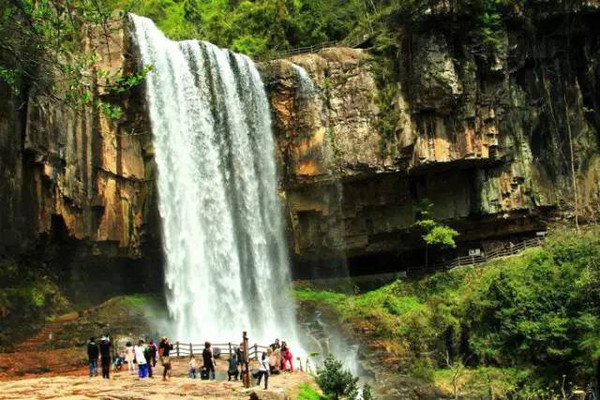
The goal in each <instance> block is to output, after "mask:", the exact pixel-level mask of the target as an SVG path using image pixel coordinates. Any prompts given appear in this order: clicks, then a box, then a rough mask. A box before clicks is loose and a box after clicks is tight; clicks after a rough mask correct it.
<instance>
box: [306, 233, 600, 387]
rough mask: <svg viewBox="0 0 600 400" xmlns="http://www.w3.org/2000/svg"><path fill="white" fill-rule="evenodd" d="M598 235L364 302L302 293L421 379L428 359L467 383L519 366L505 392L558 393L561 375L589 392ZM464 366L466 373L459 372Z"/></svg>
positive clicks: (598, 342) (597, 319)
mask: <svg viewBox="0 0 600 400" xmlns="http://www.w3.org/2000/svg"><path fill="white" fill-rule="evenodd" d="M598 233H599V231H598V229H593V230H590V231H587V232H584V233H582V234H576V233H574V232H571V231H563V232H555V233H553V234H552V235H551V237H550V238H549V239H548V241H547V243H546V244H545V246H544V248H541V249H534V250H530V251H528V252H526V253H524V254H522V255H520V256H515V257H511V258H506V259H501V260H497V261H494V262H491V263H488V264H486V265H484V266H477V267H468V268H467V267H463V268H458V269H454V270H452V271H449V272H443V273H438V274H435V275H432V276H429V277H426V278H424V279H421V280H417V281H406V282H401V281H397V282H395V283H393V284H390V285H388V286H385V287H383V288H381V289H378V290H375V291H371V292H368V293H365V294H362V295H356V296H347V295H342V294H338V293H327V292H325V293H323V292H313V291H310V290H304V291H299V292H298V293H297V296H298V297H299V298H300V299H302V300H305V301H317V302H320V303H321V304H326V305H328V306H330V307H332V308H334V309H335V310H337V311H338V312H339V314H340V315H341V316H342V318H343V320H345V321H346V322H349V323H352V324H354V325H356V326H357V327H359V328H360V329H361V330H362V331H367V332H369V334H368V335H369V338H370V339H372V340H376V341H377V343H379V344H380V345H384V346H385V348H386V349H387V350H388V351H390V352H391V353H392V354H394V355H395V356H397V357H398V359H401V360H406V361H405V363H404V368H406V369H407V370H411V369H412V368H415V366H417V369H418V371H420V372H419V374H421V375H422V376H427V374H429V373H427V372H426V371H427V363H426V364H423V360H432V362H433V363H432V366H433V367H435V368H438V369H440V368H441V369H442V370H446V372H445V373H444V372H440V373H439V374H437V373H436V374H437V375H436V376H438V378H440V379H442V378H443V379H446V378H448V376H450V375H452V374H453V373H452V372H451V371H452V370H453V368H454V370H455V372H456V371H458V372H456V373H457V374H458V375H460V376H462V378H461V379H460V381H461V382H463V384H464V382H466V377H471V378H472V379H478V378H477V377H476V375H478V374H479V375H481V374H482V373H483V372H482V371H487V372H485V373H486V374H487V375H489V376H492V377H493V376H494V375H498V374H500V373H499V372H497V370H482V368H496V369H497V368H500V369H502V371H507V370H506V369H507V368H509V369H510V368H516V369H517V370H519V371H522V373H520V374H513V373H509V374H508V375H506V374H504V373H502V374H501V375H502V376H504V377H503V378H498V379H501V380H502V382H503V383H502V385H504V384H506V385H505V386H506V388H507V389H506V390H516V388H518V390H534V389H535V388H539V387H544V388H545V387H547V386H549V387H552V388H555V386H557V384H556V381H557V380H558V381H559V382H560V385H562V375H563V374H567V377H566V383H565V385H567V386H568V388H567V389H572V388H573V387H574V386H575V385H578V386H579V387H584V386H585V385H586V384H588V383H590V382H591V381H592V379H593V377H594V375H595V374H596V373H597V368H599V367H600V365H599V363H600V235H598ZM317 293H318V294H317ZM463 363H464V365H467V366H468V368H463V369H460V368H459V367H458V366H459V365H462V364H463ZM474 368H475V369H474ZM494 371H495V372H494ZM527 371H529V372H527ZM507 373H508V372H507ZM444 374H445V375H444ZM505 375H506V376H505ZM444 376H445V377H446V378H444ZM457 379H458V378H457ZM490 379H491V378H490ZM449 380H451V379H446V381H449ZM510 382H512V383H510ZM568 382H573V384H572V385H569V383H568ZM509 383H510V384H509ZM502 385H499V386H502ZM511 387H513V389H510V388H511ZM555 389H556V390H559V388H555ZM535 390H537V389H535Z"/></svg>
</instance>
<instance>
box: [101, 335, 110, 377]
mask: <svg viewBox="0 0 600 400" xmlns="http://www.w3.org/2000/svg"><path fill="white" fill-rule="evenodd" d="M110 345H111V344H110V338H108V337H106V336H102V338H101V339H100V357H101V360H102V378H105V379H110Z"/></svg>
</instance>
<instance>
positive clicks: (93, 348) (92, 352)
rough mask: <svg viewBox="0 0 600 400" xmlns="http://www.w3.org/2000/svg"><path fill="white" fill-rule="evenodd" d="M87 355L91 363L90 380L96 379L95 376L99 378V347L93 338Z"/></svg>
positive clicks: (88, 346)
mask: <svg viewBox="0 0 600 400" xmlns="http://www.w3.org/2000/svg"><path fill="white" fill-rule="evenodd" d="M87 354H88V360H89V362H90V378H91V377H94V376H98V354H99V351H98V345H97V344H96V341H95V339H94V337H93V336H92V337H91V338H90V341H89V342H88V345H87Z"/></svg>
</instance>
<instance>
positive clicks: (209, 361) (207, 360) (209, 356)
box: [202, 342, 215, 381]
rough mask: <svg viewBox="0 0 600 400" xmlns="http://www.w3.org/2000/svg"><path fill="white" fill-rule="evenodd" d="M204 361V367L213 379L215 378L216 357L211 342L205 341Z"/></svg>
mask: <svg viewBox="0 0 600 400" xmlns="http://www.w3.org/2000/svg"><path fill="white" fill-rule="evenodd" d="M202 361H204V369H205V370H206V371H207V372H208V374H209V377H210V379H211V380H213V381H214V380H215V358H214V356H213V351H212V348H211V346H210V343H209V342H206V343H204V351H203V352H202Z"/></svg>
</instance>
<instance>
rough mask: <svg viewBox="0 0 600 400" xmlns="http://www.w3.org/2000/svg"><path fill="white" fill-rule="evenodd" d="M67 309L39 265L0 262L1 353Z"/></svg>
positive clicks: (53, 281) (56, 289)
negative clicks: (12, 341) (15, 341)
mask: <svg viewBox="0 0 600 400" xmlns="http://www.w3.org/2000/svg"><path fill="white" fill-rule="evenodd" d="M67 306H68V301H67V300H66V299H65V298H64V297H63V295H62V294H61V292H60V290H59V288H58V286H57V285H56V283H55V280H54V279H53V277H52V276H51V275H49V274H48V273H47V272H45V271H44V269H43V268H42V267H41V266H40V265H37V264H33V265H29V264H26V263H22V262H21V263H19V262H16V261H14V260H10V259H3V260H0V349H2V348H9V347H10V345H11V344H14V343H11V342H10V341H11V340H13V339H15V338H17V339H18V338H23V337H24V335H27V334H28V333H31V332H32V331H33V330H34V329H35V328H36V327H37V326H38V324H40V323H41V322H43V321H44V320H45V318H46V316H48V315H53V314H55V313H57V312H61V311H64V310H65V309H66V307H67Z"/></svg>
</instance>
